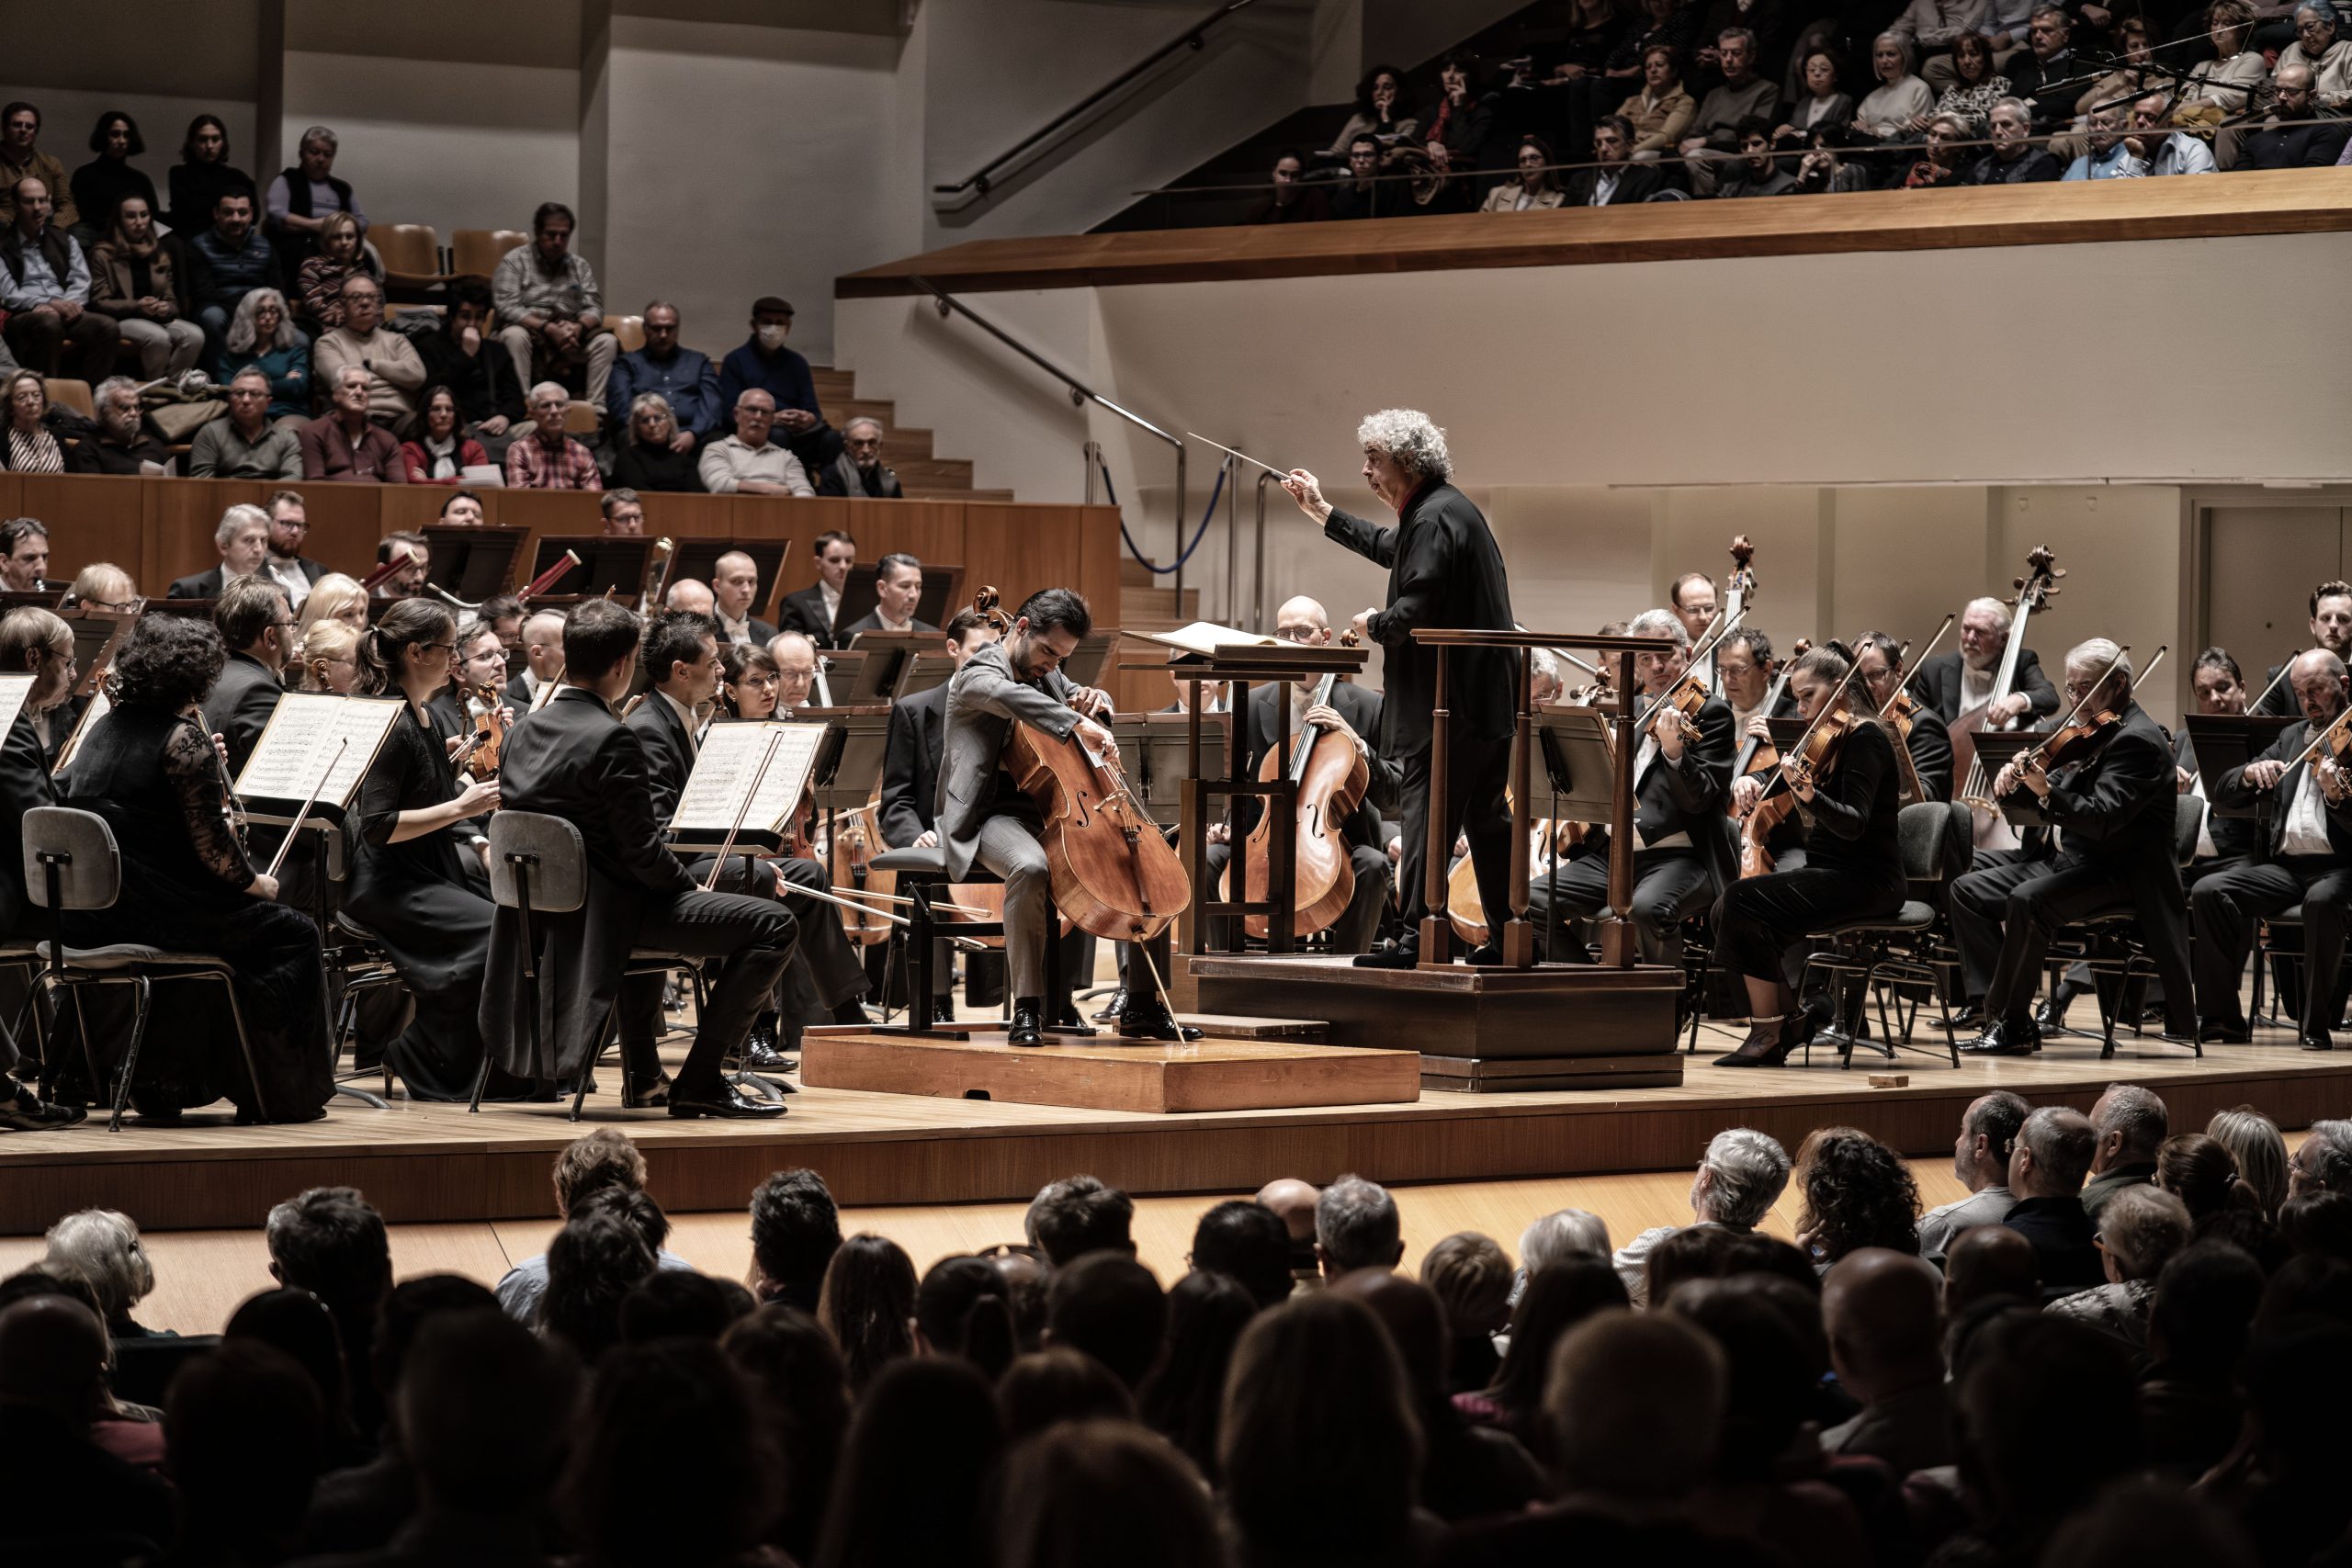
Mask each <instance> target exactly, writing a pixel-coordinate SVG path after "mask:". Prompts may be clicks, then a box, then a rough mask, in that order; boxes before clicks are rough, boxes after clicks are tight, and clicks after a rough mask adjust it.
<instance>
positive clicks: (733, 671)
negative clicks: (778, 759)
mask: <svg viewBox="0 0 2352 1568" xmlns="http://www.w3.org/2000/svg"><path fill="white" fill-rule="evenodd" d="M794 635H797V634H794V633H790V632H779V633H777V634H776V637H777V640H778V641H781V640H783V638H785V637H790V636H794ZM804 640H805V639H804ZM815 671H816V659H815V656H814V655H813V654H812V655H811V656H810V658H809V672H810V675H811V677H812V678H813V676H814V674H815ZM779 683H780V677H779V676H778V674H777V671H776V663H775V654H773V653H770V652H769V651H768V650H767V649H764V648H754V647H752V645H751V644H750V643H748V642H730V643H729V644H728V645H727V646H726V647H725V648H722V649H719V650H718V713H719V714H721V715H723V716H726V717H728V718H766V717H768V716H771V715H773V714H774V713H775V696H776V688H777V686H778V684H779Z"/></svg>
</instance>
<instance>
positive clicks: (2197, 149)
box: [2124, 93, 2217, 177]
mask: <svg viewBox="0 0 2352 1568" xmlns="http://www.w3.org/2000/svg"><path fill="white" fill-rule="evenodd" d="M2171 123H2172V96H2171V95H2170V94H2168V93H2150V94H2148V95H2147V96H2145V97H2143V98H2141V99H2139V100H2138V101H2137V102H2135V103H2134V104H2132V106H2131V135H2129V136H2127V137H2125V138H2124V141H2125V143H2126V145H2128V146H2129V147H2130V148H2131V155H2132V156H2133V157H2135V158H2145V159H2147V160H2148V173H2149V174H2150V175H2153V176H2157V177H2161V176H2163V175H2210V174H2213V173H2215V172H2217V171H2216V168H2215V165H2214V163H2213V149H2212V148H2211V146H2209V145H2207V143H2206V141H2205V139H2204V138H2203V137H2201V136H2199V135H2197V134H2195V133H2194V132H2191V131H2187V130H2175V131H2171V132H2169V133H2167V132H2166V130H2165V127H2167V126H2169V125H2170V124H2171Z"/></svg>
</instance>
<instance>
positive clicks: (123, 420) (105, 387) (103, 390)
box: [65, 376, 172, 474]
mask: <svg viewBox="0 0 2352 1568" xmlns="http://www.w3.org/2000/svg"><path fill="white" fill-rule="evenodd" d="M90 400H91V402H92V403H93V404H95V405H96V409H97V419H96V426H97V428H96V430H95V431H94V432H93V433H91V434H87V435H85V436H84V437H82V439H81V440H80V441H79V442H77V443H76V444H75V445H74V450H73V451H71V452H69V453H67V454H66V462H65V471H66V472H67V473H69V474H162V473H168V472H170V471H171V465H172V454H171V451H170V449H169V448H167V447H165V446H164V444H163V443H162V442H161V441H158V440H157V439H156V438H155V437H154V436H153V434H150V433H149V432H148V430H147V429H146V414H145V412H144V411H143V410H141V407H140V405H139V383H138V382H136V381H134V380H132V379H131V378H130V377H128V376H109V377H107V378H106V379H105V380H103V381H101V382H99V383H98V384H97V386H96V387H95V388H94V389H92V390H91V393H90Z"/></svg>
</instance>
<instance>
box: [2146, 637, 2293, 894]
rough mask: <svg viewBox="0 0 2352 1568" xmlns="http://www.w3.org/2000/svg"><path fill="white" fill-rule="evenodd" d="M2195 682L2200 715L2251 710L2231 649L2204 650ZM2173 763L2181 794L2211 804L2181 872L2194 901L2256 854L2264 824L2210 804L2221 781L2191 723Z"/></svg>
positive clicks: (2177, 742)
mask: <svg viewBox="0 0 2352 1568" xmlns="http://www.w3.org/2000/svg"><path fill="white" fill-rule="evenodd" d="M2189 682H2190V687H2191V690H2192V691H2193V692H2194V693H2195V698H2194V700H2195V702H2196V704H2197V711H2198V712H2199V713H2200V714H2209V715H2218V716H2223V717H2228V716H2234V715H2238V714H2243V713H2245V705H2246V698H2247V693H2246V689H2245V675H2244V674H2242V673H2241V672H2240V671H2239V670H2238V661H2237V660H2234V659H2233V658H2231V657H2230V653H2229V650H2228V649H2221V648H2209V649H2206V650H2205V651H2204V652H2202V653H2200V654H2199V655H2198V656H2197V662H2196V664H2195V665H2193V666H2192V667H2191V668H2190V671H2189ZM2288 689H2289V690H2290V691H2292V690H2293V688H2292V687H2289V688H2288ZM2172 761H2173V769H2174V773H2173V777H2174V781H2175V782H2176V784H2177V785H2178V787H2179V789H2180V792H2181V793H2182V794H2183V795H2195V796H2197V797H2198V798H2199V800H2203V801H2206V802H2208V803H2209V804H2208V805H2207V806H2206V808H2205V820H2204V822H2203V823H2202V824H2201V825H2200V826H2199V828H2198V829H2197V856H2196V858H2195V859H2194V860H2192V861H2190V862H2189V863H2188V870H2187V871H2185V872H2183V873H2181V881H2182V882H2183V883H2184V884H2186V885H2187V886H2188V891H2189V894H2190V897H2191V898H2192V900H2193V899H2194V897H2195V895H2196V892H2197V885H2198V884H2199V883H2200V882H2202V881H2204V880H2205V878H2207V877H2209V876H2211V875H2212V874H2214V873H2216V872H2222V871H2230V870H2233V869H2235V868H2236V867H2238V866H2240V865H2243V864H2244V863H2245V862H2246V861H2248V860H2250V859H2252V858H2253V857H2254V855H2255V853H2256V849H2257V847H2258V846H2259V845H2260V844H2261V842H2262V824H2261V823H2260V822H2259V821H2258V820H2256V818H2251V817H2217V816H2215V815H2214V814H2213V808H2212V807H2211V804H2210V803H2211V800H2212V798H2213V791H2212V784H2219V783H2220V782H2221V781H2220V780H2219V779H2215V780H2212V781H2211V783H2210V784H2209V783H2208V781H2207V780H2206V778H2205V774H2204V771H2203V770H2202V769H2201V768H2199V766H2198V765H2197V742H2196V740H2195V739H2193V738H2192V737H2191V736H2190V735H2189V733H2188V726H2187V725H2185V724H2184V725H2182V726H2181V727H2180V733H2179V734H2177V735H2176V736H2174V737H2173V738H2172ZM2192 907H2193V906H2192Z"/></svg>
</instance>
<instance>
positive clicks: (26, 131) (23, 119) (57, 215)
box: [0, 103, 82, 233]
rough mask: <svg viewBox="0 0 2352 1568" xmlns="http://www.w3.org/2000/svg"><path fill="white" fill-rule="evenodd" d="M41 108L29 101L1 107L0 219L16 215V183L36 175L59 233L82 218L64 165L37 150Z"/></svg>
mask: <svg viewBox="0 0 2352 1568" xmlns="http://www.w3.org/2000/svg"><path fill="white" fill-rule="evenodd" d="M40 123H41V122H40V109H38V108H36V107H33V106H32V105H30V104H28V103H14V104H10V105H9V106H8V107H6V108H5V109H0V223H13V222H15V221H16V219H17V209H16V203H17V182H18V181H20V180H27V179H36V180H39V181H40V182H41V185H42V186H43V187H45V188H46V189H47V190H48V192H49V194H50V198H51V203H52V204H53V205H54V207H55V211H53V212H52V213H51V220H52V221H53V222H55V223H56V225H57V228H58V231H59V232H60V233H62V232H63V231H66V230H68V229H71V228H73V227H74V225H75V224H76V223H79V222H80V221H81V220H82V214H81V212H80V211H79V210H78V209H76V208H75V206H74V188H73V185H72V183H71V182H70V181H68V180H67V179H66V177H65V165H64V164H62V163H60V162H58V160H57V159H55V158H53V157H51V155H50V154H48V153H47V152H42V151H41V150H40Z"/></svg>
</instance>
